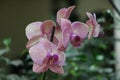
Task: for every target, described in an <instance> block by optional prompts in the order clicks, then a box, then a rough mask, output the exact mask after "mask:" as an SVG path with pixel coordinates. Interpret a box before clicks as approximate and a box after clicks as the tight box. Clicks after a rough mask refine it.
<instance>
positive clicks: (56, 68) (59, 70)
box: [49, 65, 64, 74]
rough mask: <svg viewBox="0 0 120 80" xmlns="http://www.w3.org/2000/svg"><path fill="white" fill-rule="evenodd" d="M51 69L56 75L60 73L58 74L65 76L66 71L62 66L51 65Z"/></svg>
mask: <svg viewBox="0 0 120 80" xmlns="http://www.w3.org/2000/svg"><path fill="white" fill-rule="evenodd" d="M49 68H50V70H51V71H53V72H55V73H58V74H63V73H64V70H63V68H62V66H58V65H51V66H50V67H49Z"/></svg>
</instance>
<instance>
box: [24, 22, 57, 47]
mask: <svg viewBox="0 0 120 80" xmlns="http://www.w3.org/2000/svg"><path fill="white" fill-rule="evenodd" d="M53 26H56V24H55V23H54V22H53V21H52V20H46V21H44V22H40V21H39V22H33V23H30V24H29V25H28V26H27V27H26V29H25V31H26V36H27V38H28V40H29V41H28V43H27V45H26V47H27V48H30V47H31V46H33V45H34V44H36V43H38V42H39V39H40V38H41V37H43V36H44V38H46V39H50V36H51V31H52V28H53ZM54 42H57V40H56V39H55V38H54Z"/></svg>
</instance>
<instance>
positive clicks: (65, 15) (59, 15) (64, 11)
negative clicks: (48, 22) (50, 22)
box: [57, 6, 75, 24]
mask: <svg viewBox="0 0 120 80" xmlns="http://www.w3.org/2000/svg"><path fill="white" fill-rule="evenodd" d="M74 8H75V6H70V7H68V8H62V9H60V10H59V11H58V12H57V22H58V24H61V19H62V18H65V19H68V18H69V16H70V14H71V12H72V10H73V9H74Z"/></svg>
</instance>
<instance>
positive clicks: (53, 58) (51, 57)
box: [47, 53, 58, 65]
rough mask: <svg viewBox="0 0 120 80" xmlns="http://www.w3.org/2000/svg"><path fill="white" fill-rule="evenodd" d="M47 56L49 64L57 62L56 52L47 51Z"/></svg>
mask: <svg viewBox="0 0 120 80" xmlns="http://www.w3.org/2000/svg"><path fill="white" fill-rule="evenodd" d="M47 58H48V60H49V64H50V65H53V64H57V63H58V55H57V54H53V53H52V54H50V53H48V55H47Z"/></svg>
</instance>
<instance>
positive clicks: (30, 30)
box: [25, 22, 42, 39]
mask: <svg viewBox="0 0 120 80" xmlns="http://www.w3.org/2000/svg"><path fill="white" fill-rule="evenodd" d="M41 24H42V22H33V23H30V24H29V25H28V26H27V27H26V29H25V31H26V36H27V38H28V39H31V38H32V37H33V36H36V35H41V31H40V26H41Z"/></svg>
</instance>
